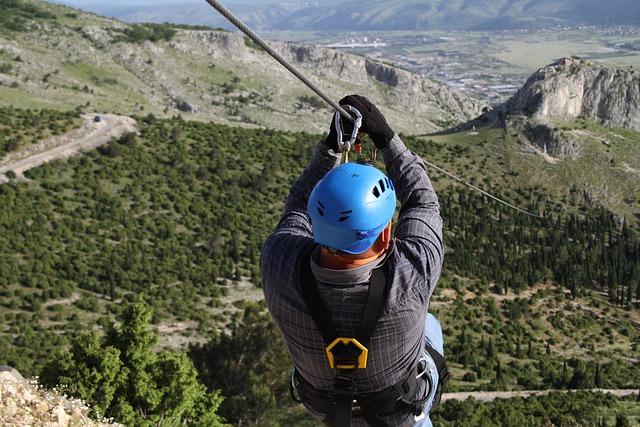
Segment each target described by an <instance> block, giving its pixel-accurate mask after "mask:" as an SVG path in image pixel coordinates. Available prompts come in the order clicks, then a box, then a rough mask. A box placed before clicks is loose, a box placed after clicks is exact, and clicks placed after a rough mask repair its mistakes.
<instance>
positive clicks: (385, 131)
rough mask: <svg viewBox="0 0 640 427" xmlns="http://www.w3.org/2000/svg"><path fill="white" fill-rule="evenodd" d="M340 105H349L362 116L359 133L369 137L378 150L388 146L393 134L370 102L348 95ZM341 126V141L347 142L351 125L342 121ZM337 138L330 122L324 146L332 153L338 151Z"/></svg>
mask: <svg viewBox="0 0 640 427" xmlns="http://www.w3.org/2000/svg"><path fill="white" fill-rule="evenodd" d="M340 105H351V106H352V107H354V108H355V109H357V110H358V111H359V112H360V114H362V127H361V128H360V131H361V132H364V133H366V134H367V135H369V136H370V137H371V139H372V140H373V143H374V144H375V145H376V147H377V148H378V149H382V148H384V147H386V146H387V145H388V144H389V141H391V139H392V138H393V136H394V134H395V132H394V131H393V130H392V129H391V128H390V127H389V124H388V123H387V120H386V119H385V118H384V116H383V115H382V113H381V112H380V110H378V108H377V107H376V106H375V105H374V104H373V103H372V102H371V101H369V100H368V99H367V98H365V97H364V96H360V95H349V96H346V97H344V98H342V99H341V100H340ZM342 125H343V128H344V132H345V135H343V138H342V139H343V141H348V140H349V139H350V138H351V131H352V130H353V124H352V123H351V122H350V121H348V120H346V119H343V120H342ZM337 136H338V135H337V131H336V129H335V126H334V125H333V120H332V121H331V130H330V131H329V136H328V137H327V139H326V144H327V145H328V146H329V147H330V148H332V149H333V150H334V151H338V137H337Z"/></svg>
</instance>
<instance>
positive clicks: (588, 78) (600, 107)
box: [506, 58, 640, 130]
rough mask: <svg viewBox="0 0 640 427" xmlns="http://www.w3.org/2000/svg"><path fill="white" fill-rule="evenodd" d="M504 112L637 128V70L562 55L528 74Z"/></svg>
mask: <svg viewBox="0 0 640 427" xmlns="http://www.w3.org/2000/svg"><path fill="white" fill-rule="evenodd" d="M506 113H507V114H509V115H524V116H527V117H530V118H531V119H533V120H537V121H548V122H550V121H573V120H575V119H577V118H578V117H583V118H586V119H590V120H593V121H596V122H599V123H601V124H603V125H606V126H614V127H623V128H627V129H633V130H640V72H636V71H634V70H633V69H621V68H616V67H614V66H610V65H595V64H592V63H589V62H586V61H584V60H581V59H578V58H564V59H561V60H559V61H557V62H555V63H554V64H551V65H549V66H547V67H544V68H542V69H540V70H538V71H537V72H536V73H535V74H534V75H533V76H531V77H530V78H529V80H528V81H527V82H526V84H525V85H524V87H523V88H522V89H520V90H519V91H518V92H517V93H516V95H515V96H514V97H513V98H511V100H509V101H508V103H507V105H506Z"/></svg>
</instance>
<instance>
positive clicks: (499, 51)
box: [312, 26, 640, 104]
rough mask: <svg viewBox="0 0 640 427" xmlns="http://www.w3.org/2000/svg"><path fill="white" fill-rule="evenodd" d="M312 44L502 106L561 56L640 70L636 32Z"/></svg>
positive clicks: (585, 29)
mask: <svg viewBox="0 0 640 427" xmlns="http://www.w3.org/2000/svg"><path fill="white" fill-rule="evenodd" d="M576 40H587V41H579V42H576ZM312 41H313V42H314V43H317V44H321V45H322V46H325V47H330V48H335V49H341V50H345V51H349V52H352V53H357V54H361V55H365V56H367V57H369V58H373V59H377V60H380V61H382V62H386V63H390V64H393V65H395V66H398V67H401V68H405V69H407V70H411V71H414V72H417V73H420V74H423V75H425V76H427V77H429V78H432V79H435V80H439V81H441V82H443V83H445V84H447V85H448V86H450V87H452V88H454V89H456V90H458V91H460V92H463V93H465V94H467V95H469V96H473V97H475V98H478V99H481V100H484V101H485V102H488V103H490V104H497V103H500V102H503V101H504V100H505V99H507V98H508V97H509V96H511V95H512V94H513V93H514V92H515V91H516V90H517V89H518V88H519V87H520V86H521V85H522V84H523V83H524V81H525V79H526V78H527V77H528V76H529V75H531V73H532V72H534V71H535V70H536V69H537V68H540V67H542V66H544V65H547V64H548V63H551V62H553V61H554V60H555V59H558V58H560V57H563V56H574V55H576V56H580V57H583V58H585V59H588V60H592V61H598V62H605V63H612V64H618V65H628V66H633V65H636V64H637V65H638V66H640V27H593V26H570V27H556V28H551V29H548V30H536V31H533V30H503V31H496V32H491V33H479V32H451V33H443V32H432V33H415V34H411V33H408V32H401V33H394V32H380V33H377V32H376V33H371V34H360V33H358V34H356V33H350V34H346V35H338V36H336V35H332V36H325V37H323V38H314V40H312Z"/></svg>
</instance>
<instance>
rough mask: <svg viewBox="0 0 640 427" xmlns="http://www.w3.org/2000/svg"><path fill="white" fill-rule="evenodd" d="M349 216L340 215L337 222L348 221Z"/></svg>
mask: <svg viewBox="0 0 640 427" xmlns="http://www.w3.org/2000/svg"><path fill="white" fill-rule="evenodd" d="M349 218H351V217H350V216H343V217H340V219H339V220H338V222H346V221H349Z"/></svg>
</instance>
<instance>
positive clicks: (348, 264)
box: [318, 247, 384, 270]
mask: <svg viewBox="0 0 640 427" xmlns="http://www.w3.org/2000/svg"><path fill="white" fill-rule="evenodd" d="M383 254H384V251H383V252H382V253H378V254H375V255H372V256H371V257H368V258H350V257H347V256H344V255H340V254H333V253H330V252H329V250H327V248H324V247H323V248H320V260H319V262H318V264H320V265H321V266H322V267H324V268H329V269H331V270H350V269H352V268H356V267H360V266H363V265H365V264H368V263H370V262H371V261H375V260H376V259H378V258H380V257H381V256H382V255H383Z"/></svg>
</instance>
